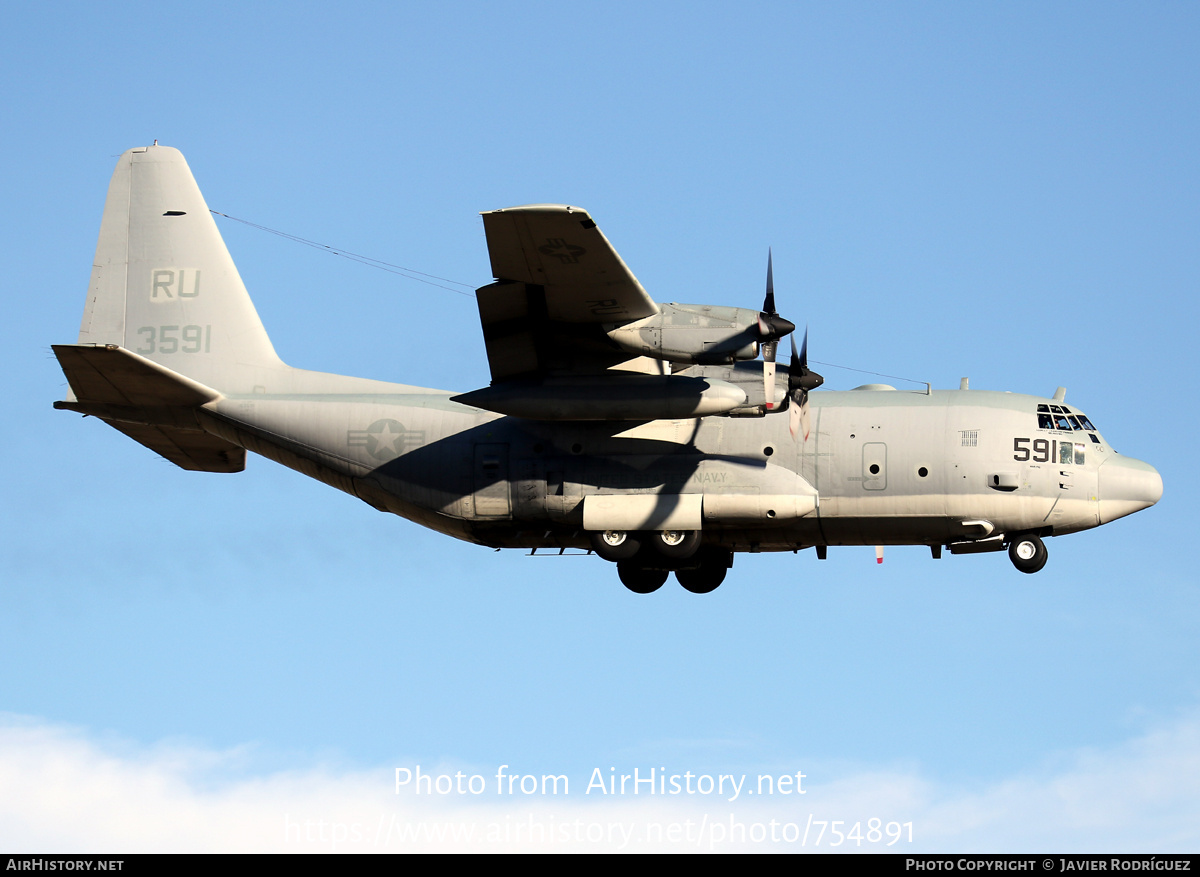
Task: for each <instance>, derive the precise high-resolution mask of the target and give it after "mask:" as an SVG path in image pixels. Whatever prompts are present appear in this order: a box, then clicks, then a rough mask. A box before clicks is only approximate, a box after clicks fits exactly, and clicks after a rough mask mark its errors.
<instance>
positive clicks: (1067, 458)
mask: <svg viewBox="0 0 1200 877" xmlns="http://www.w3.org/2000/svg"><path fill="white" fill-rule="evenodd" d="M1058 462H1059V463H1071V462H1073V461H1072V458H1071V443H1070V442H1059V443H1058Z"/></svg>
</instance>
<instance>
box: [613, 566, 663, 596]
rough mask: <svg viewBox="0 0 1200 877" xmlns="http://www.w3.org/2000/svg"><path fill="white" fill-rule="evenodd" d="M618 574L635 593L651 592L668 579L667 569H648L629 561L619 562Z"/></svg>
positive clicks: (622, 582)
mask: <svg viewBox="0 0 1200 877" xmlns="http://www.w3.org/2000/svg"><path fill="white" fill-rule="evenodd" d="M617 575H618V576H620V577H621V584H623V585H624V586H625V587H627V588H629V590H631V591H633V593H635V594H651V593H653V592H654V591H657V590H658V589H659V588H661V587H662V586H663V583H664V582H665V581H666V580H667V571H666V570H665V569H647V568H646V567H644V566H637V565H636V564H632V563H629V562H627V561H621V562H620V563H618V564H617Z"/></svg>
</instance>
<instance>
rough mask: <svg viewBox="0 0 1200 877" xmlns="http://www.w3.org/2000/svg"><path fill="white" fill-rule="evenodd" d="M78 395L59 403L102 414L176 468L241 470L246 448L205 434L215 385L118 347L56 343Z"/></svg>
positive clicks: (55, 347) (62, 364)
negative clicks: (203, 410) (202, 411)
mask: <svg viewBox="0 0 1200 877" xmlns="http://www.w3.org/2000/svg"><path fill="white" fill-rule="evenodd" d="M54 355H55V356H57V357H58V362H59V364H60V365H61V366H62V370H63V372H64V374H66V376H67V381H68V383H70V385H71V393H72V395H73V396H74V398H73V399H69V400H67V401H65V402H55V403H54V407H55V408H60V409H66V410H69V411H78V412H80V413H82V414H91V415H94V416H96V417H99V418H100V419H101V420H103V421H104V422H105V423H107V424H108V425H109V426H111V427H113V429H116V430H119V431H120V432H122V433H124V434H125V435H127V436H129V437H130V438H131V439H133V440H134V441H137V442H140V443H141V444H143V445H145V446H146V447H148V448H149V449H150V450H152V451H154V452H155V453H157V454H161V455H162V456H163V457H165V458H166V459H168V460H170V461H171V462H172V463H174V464H175V465H176V466H179V467H181V468H183V469H190V470H194V471H201V472H241V471H242V470H243V469H245V468H246V452H245V450H243V449H242V448H240V447H238V446H237V445H235V444H232V443H230V442H227V441H225V440H224V439H221V438H218V437H216V436H214V435H210V434H209V433H207V432H205V431H204V430H203V428H202V427H201V425H200V421H199V419H198V418H197V416H196V412H197V409H198V408H200V407H201V406H202V405H205V404H207V403H209V402H213V401H215V400H216V399H218V398H220V394H219V393H217V391H216V390H213V389H212V388H210V387H206V386H204V385H203V384H200V383H197V382H196V381H193V380H191V379H190V378H187V377H184V376H183V375H181V374H178V373H176V372H174V371H171V369H169V368H167V367H165V366H162V365H159V364H158V363H156V362H152V361H150V360H148V359H146V358H145V357H143V356H139V355H138V354H136V353H133V352H132V351H129V350H125V349H124V348H122V347H117V346H116V345H95V344H56V345H54Z"/></svg>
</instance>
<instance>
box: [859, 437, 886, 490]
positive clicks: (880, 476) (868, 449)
mask: <svg viewBox="0 0 1200 877" xmlns="http://www.w3.org/2000/svg"><path fill="white" fill-rule="evenodd" d="M862 455H863V457H862V486H863V488H864V489H865V490H884V489H886V488H887V445H886V444H884V443H883V442H866V443H865V444H864V445H863V450H862Z"/></svg>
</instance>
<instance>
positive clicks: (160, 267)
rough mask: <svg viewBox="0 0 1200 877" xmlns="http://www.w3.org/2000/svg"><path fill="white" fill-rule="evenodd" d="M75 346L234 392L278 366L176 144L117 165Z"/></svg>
mask: <svg viewBox="0 0 1200 877" xmlns="http://www.w3.org/2000/svg"><path fill="white" fill-rule="evenodd" d="M79 343H80V344H100V345H105V344H115V345H119V346H121V347H124V348H126V349H127V350H131V351H133V352H134V353H137V354H140V355H141V356H144V357H146V358H147V359H150V360H152V361H154V362H157V363H159V364H161V365H164V366H166V367H167V368H169V369H171V370H173V371H175V372H178V373H180V374H182V375H186V376H188V377H190V378H193V379H195V380H197V381H199V382H200V383H202V384H206V385H208V386H210V387H214V388H216V389H219V390H225V391H232V392H238V391H241V390H245V389H249V387H250V386H251V385H253V384H255V383H257V382H258V380H257V379H256V373H257V374H261V370H262V369H274V368H278V367H280V366H282V363H281V362H280V360H279V357H278V356H276V354H275V349H274V347H272V346H271V341H270V339H269V338H268V337H267V333H266V330H264V329H263V325H262V321H261V320H259V318H258V313H257V312H256V311H255V310H254V305H253V303H252V302H251V301H250V296H249V294H248V293H247V292H246V287H245V286H244V285H243V284H242V279H241V277H239V276H238V272H237V268H235V267H234V264H233V259H232V258H230V256H229V251H228V250H227V249H226V248H225V243H224V241H222V240H221V234H220V232H219V231H217V225H216V222H214V220H213V217H212V214H211V213H209V211H208V205H207V204H205V203H204V196H203V195H201V194H200V189H199V187H198V186H197V185H196V181H195V179H194V178H193V177H192V172H191V170H190V169H189V168H188V166H187V162H186V161H184V158H183V155H182V154H181V153H180V152H179V150H177V149H172V148H170V147H168V146H158V145H155V146H144V147H140V148H138V149H131V150H129V151H128V152H126V153H125V154H124V155H122V156H121V160H120V161H119V162H118V163H117V169H116V171H114V172H113V177H112V183H111V184H110V185H109V188H108V200H107V201H106V202H105V205H104V218H103V220H102V221H101V223H100V240H99V242H98V243H97V245H96V260H95V263H94V264H93V266H92V282H91V285H90V287H89V288H88V297H87V305H86V307H85V308H84V312H83V324H82V326H81V327H80V330H79Z"/></svg>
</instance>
